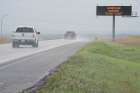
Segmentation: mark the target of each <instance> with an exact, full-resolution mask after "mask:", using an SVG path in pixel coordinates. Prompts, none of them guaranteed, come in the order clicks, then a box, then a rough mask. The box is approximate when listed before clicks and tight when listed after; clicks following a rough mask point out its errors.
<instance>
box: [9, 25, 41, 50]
mask: <svg viewBox="0 0 140 93" xmlns="http://www.w3.org/2000/svg"><path fill="white" fill-rule="evenodd" d="M39 34H40V32H37V31H36V30H35V29H34V28H32V27H18V28H17V29H16V31H15V32H14V33H13V34H12V47H13V48H18V47H19V45H32V47H34V48H37V47H38V41H39Z"/></svg>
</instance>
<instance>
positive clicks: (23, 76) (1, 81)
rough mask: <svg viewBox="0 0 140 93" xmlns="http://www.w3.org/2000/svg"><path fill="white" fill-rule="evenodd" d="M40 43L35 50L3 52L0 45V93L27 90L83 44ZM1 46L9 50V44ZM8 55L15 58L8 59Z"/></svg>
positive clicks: (77, 42) (79, 42)
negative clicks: (5, 56) (5, 57)
mask: <svg viewBox="0 0 140 93" xmlns="http://www.w3.org/2000/svg"><path fill="white" fill-rule="evenodd" d="M58 41H60V42H58ZM44 42H46V41H42V42H41V43H42V44H41V45H40V47H39V48H38V49H32V48H30V47H27V48H19V49H11V48H10V49H9V50H7V52H5V51H4V50H3V49H2V48H4V47H3V46H0V51H3V52H4V53H1V54H0V59H2V58H3V61H1V65H0V93H18V92H19V91H21V90H23V89H26V88H29V87H31V86H32V85H34V84H35V83H36V82H38V81H39V80H40V79H41V78H43V77H44V76H46V75H48V74H49V72H50V71H51V70H52V69H54V68H55V67H56V66H58V65H59V64H61V63H63V62H65V61H66V60H67V59H68V58H69V57H70V56H72V55H73V54H74V53H75V52H76V51H78V50H79V49H80V48H81V47H82V46H84V45H85V42H82V41H67V40H53V41H48V42H46V43H44ZM4 46H6V47H10V45H4ZM6 47H5V48H6ZM46 47H47V48H46ZM8 51H9V55H8V56H9V58H10V59H9V60H8V61H6V60H5V59H4V55H6V53H8ZM13 51H15V53H14V52H13ZM12 53H13V55H14V56H18V57H13V56H11V54H12ZM2 54H3V55H2ZM19 55H20V56H19ZM21 55H22V56H21ZM1 56H3V57H1ZM7 59H8V57H7ZM10 60H11V61H10ZM5 63H6V64H5Z"/></svg>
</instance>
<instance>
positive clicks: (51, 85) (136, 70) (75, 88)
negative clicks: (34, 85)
mask: <svg viewBox="0 0 140 93" xmlns="http://www.w3.org/2000/svg"><path fill="white" fill-rule="evenodd" d="M38 93H140V48H139V47H129V46H124V45H119V44H113V43H105V42H95V43H91V44H89V45H87V46H86V47H84V48H83V49H81V50H80V51H79V52H78V53H77V54H76V55H75V56H73V57H71V58H70V59H69V60H68V62H67V63H64V64H62V65H60V67H59V68H58V69H57V72H55V73H54V74H53V75H51V76H49V77H48V81H47V83H46V84H45V85H44V86H43V87H42V88H41V89H40V90H39V91H38Z"/></svg>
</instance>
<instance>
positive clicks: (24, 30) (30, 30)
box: [16, 28, 34, 33]
mask: <svg viewBox="0 0 140 93" xmlns="http://www.w3.org/2000/svg"><path fill="white" fill-rule="evenodd" d="M16 32H29V33H32V32H34V30H33V28H17V30H16Z"/></svg>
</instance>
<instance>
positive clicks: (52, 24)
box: [0, 0, 140, 34]
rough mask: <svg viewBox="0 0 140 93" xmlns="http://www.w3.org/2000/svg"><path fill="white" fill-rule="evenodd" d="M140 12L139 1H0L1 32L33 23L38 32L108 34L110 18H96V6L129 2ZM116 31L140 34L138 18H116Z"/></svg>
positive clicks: (126, 3) (139, 20) (127, 3)
mask: <svg viewBox="0 0 140 93" xmlns="http://www.w3.org/2000/svg"><path fill="white" fill-rule="evenodd" d="M130 4H132V5H133V6H134V8H133V10H134V11H137V12H138V13H140V7H139V6H138V5H140V1H139V0H0V18H1V17H2V16H3V15H5V14H8V16H6V17H5V20H4V32H11V31H14V30H15V29H16V27H18V26H35V27H36V28H37V29H38V30H39V31H40V32H41V33H43V34H47V33H64V32H65V31H66V30H74V31H76V32H77V33H82V34H83V33H90V34H91V33H93V34H109V33H111V29H112V28H111V27H112V17H97V16H96V5H130ZM116 30H117V33H118V34H120V33H122V34H127V33H132V34H140V18H122V17H116Z"/></svg>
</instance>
